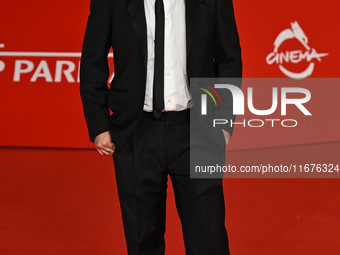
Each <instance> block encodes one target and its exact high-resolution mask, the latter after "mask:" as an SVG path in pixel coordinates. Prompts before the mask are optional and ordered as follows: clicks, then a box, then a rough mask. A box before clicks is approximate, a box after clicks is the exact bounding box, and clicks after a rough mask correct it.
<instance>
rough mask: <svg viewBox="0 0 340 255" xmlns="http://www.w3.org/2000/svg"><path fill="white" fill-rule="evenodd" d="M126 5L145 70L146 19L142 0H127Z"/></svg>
mask: <svg viewBox="0 0 340 255" xmlns="http://www.w3.org/2000/svg"><path fill="white" fill-rule="evenodd" d="M127 6H128V10H129V13H130V17H131V20H132V24H133V27H134V29H135V32H136V35H137V38H138V41H139V46H140V51H141V53H142V58H143V63H144V67H145V70H146V64H147V35H146V33H147V31H146V19H145V11H144V1H143V0H127Z"/></svg>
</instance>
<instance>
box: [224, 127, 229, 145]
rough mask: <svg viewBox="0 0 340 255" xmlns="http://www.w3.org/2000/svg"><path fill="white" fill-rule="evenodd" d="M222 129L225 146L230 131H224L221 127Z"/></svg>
mask: <svg viewBox="0 0 340 255" xmlns="http://www.w3.org/2000/svg"><path fill="white" fill-rule="evenodd" d="M222 131H223V135H224V139H225V145H226V146H227V145H228V143H229V140H230V133H229V132H228V131H225V130H224V129H222Z"/></svg>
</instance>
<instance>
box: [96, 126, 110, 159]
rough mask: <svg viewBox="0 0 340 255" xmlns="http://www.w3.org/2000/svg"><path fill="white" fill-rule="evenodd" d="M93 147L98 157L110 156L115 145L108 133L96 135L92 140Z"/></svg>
mask: <svg viewBox="0 0 340 255" xmlns="http://www.w3.org/2000/svg"><path fill="white" fill-rule="evenodd" d="M94 145H95V146H96V149H97V151H98V152H99V154H100V155H112V154H113V153H114V151H115V145H114V143H113V142H112V139H111V135H110V132H109V131H106V132H104V133H101V134H99V135H97V136H96V138H95V139H94Z"/></svg>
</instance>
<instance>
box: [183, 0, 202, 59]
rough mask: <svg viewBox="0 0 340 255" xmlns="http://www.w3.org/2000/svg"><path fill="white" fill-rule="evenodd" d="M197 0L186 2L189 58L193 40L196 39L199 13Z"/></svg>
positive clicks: (187, 0) (186, 0)
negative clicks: (195, 31)
mask: <svg viewBox="0 0 340 255" xmlns="http://www.w3.org/2000/svg"><path fill="white" fill-rule="evenodd" d="M198 6H199V4H198V1H197V0H185V21H186V36H187V38H186V42H187V45H186V46H187V56H189V53H190V49H191V44H192V40H193V37H194V28H195V24H196V19H197V13H198Z"/></svg>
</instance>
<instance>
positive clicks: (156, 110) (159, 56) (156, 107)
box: [153, 0, 165, 119]
mask: <svg viewBox="0 0 340 255" xmlns="http://www.w3.org/2000/svg"><path fill="white" fill-rule="evenodd" d="M155 17H156V28H155V62H154V63H155V68H154V81H153V116H154V117H155V118H156V119H158V118H159V117H160V116H161V114H162V110H163V109H164V26H165V14H164V3H163V0H156V3H155Z"/></svg>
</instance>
